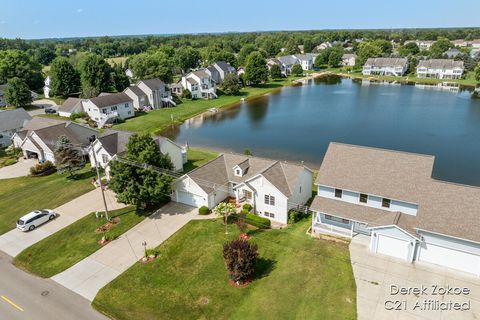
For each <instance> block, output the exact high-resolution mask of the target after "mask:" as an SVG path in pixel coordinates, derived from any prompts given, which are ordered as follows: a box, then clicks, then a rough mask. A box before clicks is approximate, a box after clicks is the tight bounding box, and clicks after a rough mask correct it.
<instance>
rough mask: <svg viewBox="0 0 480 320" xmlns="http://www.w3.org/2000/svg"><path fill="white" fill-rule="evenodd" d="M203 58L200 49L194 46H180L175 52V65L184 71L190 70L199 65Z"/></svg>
mask: <svg viewBox="0 0 480 320" xmlns="http://www.w3.org/2000/svg"><path fill="white" fill-rule="evenodd" d="M200 60H201V56H200V51H198V50H197V49H194V48H192V47H180V48H178V49H177V51H176V52H175V56H174V61H175V65H176V66H177V67H179V68H180V69H181V70H182V72H188V71H189V70H190V69H193V68H196V67H198V65H199V63H200Z"/></svg>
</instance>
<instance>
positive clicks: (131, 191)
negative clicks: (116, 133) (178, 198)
mask: <svg viewBox="0 0 480 320" xmlns="http://www.w3.org/2000/svg"><path fill="white" fill-rule="evenodd" d="M124 157H125V158H126V159H127V160H129V161H134V162H138V163H142V164H145V165H149V166H153V167H156V168H160V169H164V170H173V164H172V162H171V160H170V157H169V156H168V155H164V154H162V153H161V152H160V149H159V147H158V145H157V143H156V142H155V140H154V139H153V138H152V137H151V136H150V135H148V134H146V135H138V134H134V135H132V136H131V137H130V139H129V140H128V143H127V146H126V154H125V156H124ZM110 174H111V180H110V188H111V189H112V190H113V191H114V192H115V193H116V194H117V199H118V201H120V202H122V203H125V204H132V205H136V206H137V207H142V206H146V207H151V206H156V205H159V204H161V203H162V202H164V201H166V200H167V199H169V198H170V194H171V192H172V188H171V184H172V182H173V178H171V177H170V176H168V175H165V174H163V173H159V172H158V171H155V170H152V169H148V168H138V167H136V166H132V165H130V164H126V163H123V162H120V161H112V162H111V164H110Z"/></svg>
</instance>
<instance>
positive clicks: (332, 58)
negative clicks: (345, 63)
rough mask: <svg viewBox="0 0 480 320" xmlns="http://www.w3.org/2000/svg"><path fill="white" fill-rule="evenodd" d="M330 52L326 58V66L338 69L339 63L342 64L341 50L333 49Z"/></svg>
mask: <svg viewBox="0 0 480 320" xmlns="http://www.w3.org/2000/svg"><path fill="white" fill-rule="evenodd" d="M329 51H330V55H329V56H328V66H329V67H331V68H334V67H338V65H339V64H340V62H342V56H343V49H342V48H340V47H334V48H332V50H329Z"/></svg>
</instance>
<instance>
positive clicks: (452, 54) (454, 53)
mask: <svg viewBox="0 0 480 320" xmlns="http://www.w3.org/2000/svg"><path fill="white" fill-rule="evenodd" d="M461 53H462V52H461V51H460V50H458V49H457V48H451V49H448V50H447V51H445V53H444V55H446V56H447V57H448V58H449V59H452V58H456V57H457V56H458V55H459V54H461Z"/></svg>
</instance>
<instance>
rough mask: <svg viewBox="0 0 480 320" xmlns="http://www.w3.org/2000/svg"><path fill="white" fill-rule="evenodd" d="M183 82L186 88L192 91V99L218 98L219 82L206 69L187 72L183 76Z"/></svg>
mask: <svg viewBox="0 0 480 320" xmlns="http://www.w3.org/2000/svg"><path fill="white" fill-rule="evenodd" d="M181 84H182V87H183V89H184V90H185V89H188V90H189V91H190V92H191V94H192V99H213V98H217V84H216V82H215V80H213V78H212V76H211V75H210V74H209V73H208V72H207V71H206V70H205V69H200V70H197V71H192V72H190V73H187V74H186V75H184V76H183V77H182V80H181Z"/></svg>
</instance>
